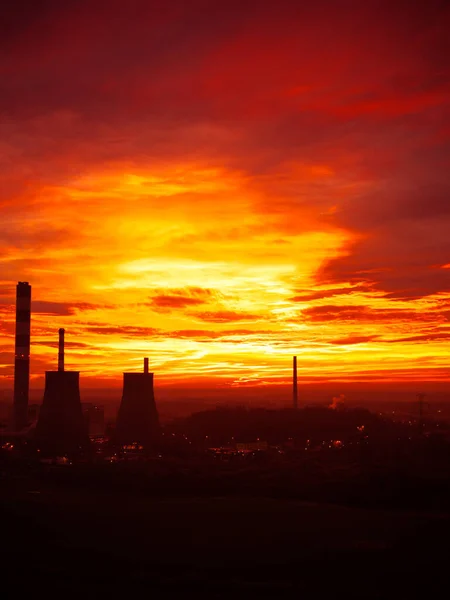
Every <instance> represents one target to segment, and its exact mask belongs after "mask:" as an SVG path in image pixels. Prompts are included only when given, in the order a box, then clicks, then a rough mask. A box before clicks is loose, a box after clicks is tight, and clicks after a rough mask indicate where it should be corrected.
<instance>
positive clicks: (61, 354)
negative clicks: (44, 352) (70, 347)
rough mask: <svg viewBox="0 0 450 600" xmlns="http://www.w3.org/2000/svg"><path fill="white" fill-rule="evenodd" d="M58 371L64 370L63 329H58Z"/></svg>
mask: <svg viewBox="0 0 450 600" xmlns="http://www.w3.org/2000/svg"><path fill="white" fill-rule="evenodd" d="M58 371H64V329H62V328H61V329H60V330H59V348H58Z"/></svg>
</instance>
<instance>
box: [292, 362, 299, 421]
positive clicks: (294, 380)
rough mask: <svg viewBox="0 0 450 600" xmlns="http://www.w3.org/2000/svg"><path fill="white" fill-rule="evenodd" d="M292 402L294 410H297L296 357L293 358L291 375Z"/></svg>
mask: <svg viewBox="0 0 450 600" xmlns="http://www.w3.org/2000/svg"><path fill="white" fill-rule="evenodd" d="M292 400H293V406H294V409H295V410H297V408H298V392H297V357H296V356H294V362H293V373H292Z"/></svg>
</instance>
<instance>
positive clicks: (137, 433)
mask: <svg viewBox="0 0 450 600" xmlns="http://www.w3.org/2000/svg"><path fill="white" fill-rule="evenodd" d="M159 437H160V424H159V417H158V411H157V409H156V403H155V396H154V392H153V373H149V372H148V358H145V359H144V372H143V373H124V374H123V394H122V401H121V403H120V407H119V412H118V415H117V422H116V430H115V434H114V442H115V443H116V444H119V445H126V444H134V443H138V444H142V445H143V446H144V447H147V448H150V447H152V446H154V445H155V444H157V442H158V440H159Z"/></svg>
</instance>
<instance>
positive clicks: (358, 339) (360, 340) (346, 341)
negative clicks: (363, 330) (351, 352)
mask: <svg viewBox="0 0 450 600" xmlns="http://www.w3.org/2000/svg"><path fill="white" fill-rule="evenodd" d="M378 337H379V336H378V335H349V336H346V337H343V338H338V339H336V340H331V341H330V343H331V344H336V345H338V346H350V345H353V344H364V343H365V342H372V341H373V340H376V339H377V338H378Z"/></svg>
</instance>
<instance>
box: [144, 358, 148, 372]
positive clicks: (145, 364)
mask: <svg viewBox="0 0 450 600" xmlns="http://www.w3.org/2000/svg"><path fill="white" fill-rule="evenodd" d="M144 373H147V374H148V358H144Z"/></svg>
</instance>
